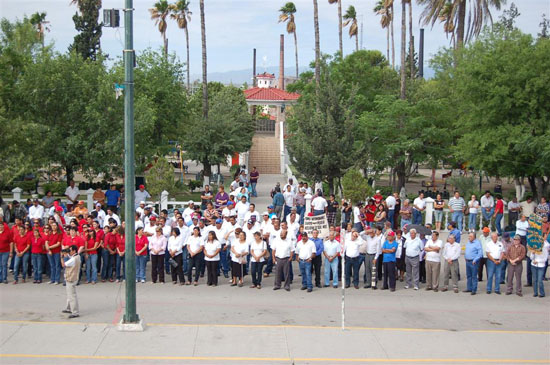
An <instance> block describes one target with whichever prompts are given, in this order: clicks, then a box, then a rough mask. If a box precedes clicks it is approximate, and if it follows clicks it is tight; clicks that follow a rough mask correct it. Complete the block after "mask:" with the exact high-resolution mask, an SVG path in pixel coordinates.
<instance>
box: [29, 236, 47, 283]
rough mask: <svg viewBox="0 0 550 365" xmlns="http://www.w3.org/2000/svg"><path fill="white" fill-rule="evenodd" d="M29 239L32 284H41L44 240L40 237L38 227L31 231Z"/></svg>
mask: <svg viewBox="0 0 550 365" xmlns="http://www.w3.org/2000/svg"><path fill="white" fill-rule="evenodd" d="M32 233H33V237H32V238H31V259H32V260H31V261H32V268H33V270H34V281H33V283H34V284H40V283H42V267H43V263H44V253H45V251H44V238H42V237H41V236H40V230H39V229H38V227H35V228H34V229H33V232H32Z"/></svg>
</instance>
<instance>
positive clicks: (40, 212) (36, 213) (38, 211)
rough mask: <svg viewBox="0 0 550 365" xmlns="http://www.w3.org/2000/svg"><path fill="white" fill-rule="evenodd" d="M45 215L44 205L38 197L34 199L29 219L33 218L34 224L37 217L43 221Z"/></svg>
mask: <svg viewBox="0 0 550 365" xmlns="http://www.w3.org/2000/svg"><path fill="white" fill-rule="evenodd" d="M43 217H44V206H42V205H40V201H39V200H38V199H34V201H33V205H32V207H30V208H29V219H30V220H31V224H33V222H34V220H35V219H39V220H40V222H42V218H43Z"/></svg>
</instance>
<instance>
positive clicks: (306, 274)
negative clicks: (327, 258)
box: [300, 260, 313, 289]
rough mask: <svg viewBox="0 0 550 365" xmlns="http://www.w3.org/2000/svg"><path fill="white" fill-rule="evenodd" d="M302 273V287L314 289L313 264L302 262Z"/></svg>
mask: <svg viewBox="0 0 550 365" xmlns="http://www.w3.org/2000/svg"><path fill="white" fill-rule="evenodd" d="M300 272H301V273H302V287H306V288H308V289H312V288H313V284H312V283H311V262H307V261H304V260H300Z"/></svg>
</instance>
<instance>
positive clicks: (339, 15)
mask: <svg viewBox="0 0 550 365" xmlns="http://www.w3.org/2000/svg"><path fill="white" fill-rule="evenodd" d="M338 41H339V42H340V57H342V58H344V43H343V42H342V0H338Z"/></svg>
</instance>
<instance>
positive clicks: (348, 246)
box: [344, 231, 363, 289]
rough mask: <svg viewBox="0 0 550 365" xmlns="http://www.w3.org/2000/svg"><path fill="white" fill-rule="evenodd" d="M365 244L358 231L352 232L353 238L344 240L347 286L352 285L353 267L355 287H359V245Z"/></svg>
mask: <svg viewBox="0 0 550 365" xmlns="http://www.w3.org/2000/svg"><path fill="white" fill-rule="evenodd" d="M362 244H363V239H361V237H359V233H358V232H357V231H352V232H351V239H349V240H347V239H346V240H345V241H344V254H345V255H346V257H345V261H346V263H345V275H344V277H345V279H346V283H345V285H346V288H349V287H350V281H351V275H352V268H353V287H354V288H355V289H359V269H360V268H361V262H360V261H359V247H361V245H362Z"/></svg>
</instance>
